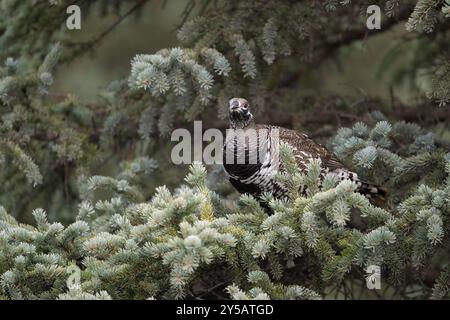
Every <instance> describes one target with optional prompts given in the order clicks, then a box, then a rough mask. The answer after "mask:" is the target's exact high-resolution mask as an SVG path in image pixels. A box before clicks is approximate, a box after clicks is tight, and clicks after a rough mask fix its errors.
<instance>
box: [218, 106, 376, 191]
mask: <svg viewBox="0 0 450 320" xmlns="http://www.w3.org/2000/svg"><path fill="white" fill-rule="evenodd" d="M228 107H229V118H230V127H231V128H230V130H227V137H226V141H225V144H224V146H223V166H224V169H225V172H226V173H227V175H228V177H229V181H230V182H231V184H232V185H233V186H234V187H235V188H236V189H237V190H238V191H239V192H240V193H248V194H251V195H253V196H255V197H256V198H259V197H260V196H261V194H262V193H264V192H271V193H272V194H273V195H274V196H275V197H276V198H282V197H285V196H287V193H288V191H287V189H286V187H284V186H283V185H281V184H279V183H278V182H276V181H275V180H274V175H275V174H276V173H277V172H278V171H282V170H283V164H282V163H280V162H281V161H280V158H279V156H278V146H279V145H280V144H281V143H285V144H288V145H290V146H291V147H292V150H293V153H294V156H295V159H296V162H297V165H298V167H299V169H300V170H301V171H302V170H303V171H304V170H306V167H307V164H308V163H309V161H310V159H311V158H315V159H317V158H320V159H321V163H322V168H323V174H325V173H326V172H334V173H336V174H337V175H338V177H339V178H340V179H341V180H344V179H349V180H352V181H354V182H356V184H357V186H358V192H360V193H361V194H364V195H365V196H367V197H368V198H373V199H375V198H378V199H382V198H384V196H385V192H384V190H383V189H382V188H379V187H376V186H374V185H370V184H368V183H365V182H363V181H360V180H359V179H358V175H357V174H356V173H354V172H352V171H350V170H348V169H347V168H345V167H344V165H343V164H342V163H341V162H340V161H339V160H338V159H337V158H336V156H335V155H334V154H333V153H332V152H330V151H329V150H327V149H326V148H325V147H324V146H322V145H320V144H318V143H316V142H314V141H313V140H311V139H310V138H308V136H307V135H306V134H303V133H299V132H297V131H294V130H289V129H286V128H282V127H277V126H271V125H261V124H255V122H254V119H253V115H252V113H251V112H250V104H249V103H248V101H247V100H245V99H243V98H233V99H231V100H230V102H229V106H228ZM303 191H304V190H303Z"/></svg>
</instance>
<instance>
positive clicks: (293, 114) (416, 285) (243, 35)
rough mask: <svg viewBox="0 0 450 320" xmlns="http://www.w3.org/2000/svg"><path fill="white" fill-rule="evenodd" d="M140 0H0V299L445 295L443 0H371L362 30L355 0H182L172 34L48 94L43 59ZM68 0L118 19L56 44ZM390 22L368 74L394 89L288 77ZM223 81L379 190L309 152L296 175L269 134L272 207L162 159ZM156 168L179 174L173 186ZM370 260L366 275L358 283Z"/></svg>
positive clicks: (71, 49)
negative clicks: (109, 78) (117, 73)
mask: <svg viewBox="0 0 450 320" xmlns="http://www.w3.org/2000/svg"><path fill="white" fill-rule="evenodd" d="M148 2H149V1H147V0H138V1H103V0H95V1H88V0H79V1H71V0H70V1H69V0H53V1H10V0H0V9H1V10H0V64H1V65H0V182H1V183H0V299H183V298H191V299H192V298H199V299H332V298H339V299H359V298H384V299H391V298H392V299H448V298H449V297H450V233H449V232H450V139H449V137H450V130H449V127H448V121H449V120H448V119H450V112H449V109H448V108H449V103H450V51H449V43H450V28H449V26H450V20H449V19H450V6H449V5H448V4H447V3H446V2H445V1H443V0H408V1H397V0H382V1H374V2H376V4H377V5H378V6H379V7H380V8H381V10H382V23H381V29H375V30H369V29H367V26H366V20H367V18H368V13H367V10H366V9H367V7H368V6H370V5H372V4H374V3H372V2H371V1H358V3H356V1H337V0H327V1H293V0H283V1H275V0H269V1H266V0H257V1H246V0H242V1H210V0H202V1H191V0H190V1H187V2H186V3H187V5H186V8H185V10H184V12H183V15H182V16H181V17H180V21H181V23H180V25H179V26H178V27H177V31H176V33H177V39H178V40H177V41H178V45H177V46H176V47H173V48H164V49H161V50H159V51H157V52H150V53H146V54H142V53H137V52H136V55H135V57H134V58H133V59H132V60H131V67H130V72H129V76H128V77H126V78H124V79H117V80H116V81H113V82H112V83H110V84H100V85H102V86H103V87H104V88H103V89H101V90H100V92H99V96H100V99H99V100H96V101H93V102H86V101H84V100H81V99H78V98H77V97H76V95H75V94H71V93H67V94H64V95H58V94H56V92H55V91H54V86H55V75H56V72H57V70H59V69H60V68H62V67H63V66H70V65H71V64H72V63H73V62H74V61H75V60H76V59H77V58H78V57H80V56H82V55H84V54H86V53H90V52H95V50H96V48H97V46H98V45H99V44H100V43H101V42H102V41H103V39H104V38H105V37H114V31H115V30H116V29H115V28H117V27H118V26H119V25H120V23H121V22H122V21H124V20H126V19H145V14H146V4H147V3H148ZM73 4H75V5H77V6H79V8H80V9H81V12H82V13H83V16H86V15H94V16H100V15H102V14H105V13H106V14H108V13H111V12H115V13H117V14H118V15H119V19H118V20H117V21H116V22H115V23H114V24H113V25H112V26H111V27H110V28H109V29H107V30H106V31H103V32H99V33H98V34H97V35H96V36H95V37H92V39H91V40H73V39H72V38H71V34H70V33H69V32H68V30H67V26H66V18H67V12H66V9H67V7H68V6H69V5H73ZM163 13H164V11H163ZM397 31H399V32H400V36H398V37H394V39H395V40H393V42H392V44H391V47H390V48H389V50H388V51H387V53H386V54H385V57H384V58H383V59H382V62H381V63H380V65H379V66H378V71H377V75H378V77H379V78H378V79H379V80H377V81H390V82H392V85H398V84H401V85H404V86H405V87H406V88H407V90H409V91H410V92H414V98H415V99H414V100H413V101H412V102H411V100H412V99H410V101H407V102H405V101H404V100H401V99H399V98H397V97H396V96H395V94H393V95H392V96H391V99H390V101H388V100H386V99H383V98H381V97H377V96H368V95H365V94H361V95H358V94H357V95H353V96H350V95H341V94H340V93H339V92H336V93H335V94H323V93H321V92H320V90H317V93H308V92H307V91H304V90H302V81H305V79H304V78H303V77H302V75H303V73H307V72H312V71H314V70H315V69H316V68H318V67H320V66H324V65H326V63H329V61H330V60H332V58H333V57H334V58H336V59H340V57H341V56H342V55H343V52H344V53H345V52H346V50H347V51H352V50H358V46H361V43H364V41H367V39H369V40H370V39H371V38H374V37H376V36H378V35H383V34H389V33H394V32H397ZM140 37H141V35H135V38H136V41H142V39H139V38H140ZM403 58H404V59H409V60H408V63H407V64H406V65H405V64H403V65H402V67H401V68H394V67H393V66H394V65H395V63H396V61H397V62H398V61H399V60H401V59H403ZM392 70H394V71H392ZM374 81H375V80H374ZM233 96H243V97H246V98H247V99H248V100H249V101H251V103H252V105H253V106H255V110H256V112H257V117H258V118H259V119H260V120H261V121H260V122H266V123H270V124H276V125H282V126H285V127H291V128H294V129H302V130H305V131H308V132H310V133H311V135H312V136H313V137H314V138H316V139H317V140H319V141H320V142H323V143H324V144H326V145H327V147H328V148H329V149H330V150H331V151H333V152H334V153H335V154H336V156H337V157H338V158H339V159H340V161H342V162H343V163H344V164H345V165H346V166H347V167H349V168H352V170H354V171H355V172H357V173H358V175H359V176H360V177H361V178H363V179H364V180H366V181H370V182H372V183H374V184H376V185H380V186H383V188H385V189H386V190H387V192H388V198H387V201H386V202H385V203H382V204H378V203H372V202H370V201H369V199H367V198H366V197H364V196H363V195H361V194H360V193H358V192H356V187H357V186H356V184H355V183H353V182H351V181H347V180H344V181H339V180H338V179H337V177H336V176H335V175H333V174H331V173H329V174H327V175H326V176H325V177H324V178H323V182H322V183H320V180H321V179H322V177H321V176H320V165H321V163H320V161H318V160H312V161H311V162H310V163H309V164H308V170H307V172H306V173H305V172H300V171H299V169H298V167H297V166H295V160H294V159H293V155H292V150H291V149H290V147H289V146H287V145H282V146H281V147H280V156H281V158H282V159H283V161H284V163H285V164H286V172H285V173H283V174H279V175H278V176H277V177H276V178H277V179H278V180H279V181H280V182H282V183H284V184H285V185H286V186H287V187H288V189H289V198H286V199H276V198H274V197H273V196H272V195H271V194H264V200H265V202H267V203H268V206H269V207H270V209H271V210H270V213H272V214H269V212H268V210H267V209H266V208H263V207H261V205H260V201H258V199H255V198H253V197H252V196H249V195H246V194H243V195H237V194H236V193H235V192H233V191H232V189H231V188H230V186H229V184H228V182H227V181H226V179H225V177H224V175H223V173H222V171H221V169H220V167H215V166H210V167H206V166H204V165H202V164H200V163H194V164H192V165H191V166H190V167H189V168H187V169H188V170H185V169H186V168H185V167H182V168H175V165H173V164H170V163H169V164H168V163H167V157H168V154H170V150H168V148H167V147H166V146H167V144H168V142H169V141H170V134H171V132H172V131H173V129H175V128H178V127H183V126H184V127H189V126H190V124H191V123H192V121H194V120H202V121H203V122H204V123H205V124H207V126H208V127H219V128H221V129H224V128H225V127H226V123H227V121H226V111H227V109H226V106H227V101H228V99H229V98H231V97H233ZM361 96H362V98H361ZM164 159H166V160H164ZM165 162H166V163H165ZM106 165H108V166H112V167H113V170H112V173H111V174H109V175H106V174H104V173H103V171H102V170H101V169H102V168H103V167H104V166H106ZM168 168H170V170H172V171H171V172H175V175H176V176H178V177H181V176H182V177H185V178H184V179H181V178H180V179H179V185H178V186H176V187H172V185H173V183H172V180H170V177H168V175H167V174H165V173H166V172H167V170H168ZM186 171H187V172H186ZM166 185H171V187H167V186H166ZM154 186H157V187H156V188H155V187H154ZM305 188H306V190H308V191H307V192H306V194H305V193H302V192H299V190H305ZM373 265H375V266H378V267H379V268H380V272H381V281H382V282H381V285H382V289H383V290H369V289H368V288H367V287H366V277H367V274H366V270H367V268H368V267H370V266H373Z"/></svg>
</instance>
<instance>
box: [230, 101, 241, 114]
mask: <svg viewBox="0 0 450 320" xmlns="http://www.w3.org/2000/svg"><path fill="white" fill-rule="evenodd" d="M237 109H239V101H236V100H234V101H233V102H231V103H230V110H231V111H234V110H237Z"/></svg>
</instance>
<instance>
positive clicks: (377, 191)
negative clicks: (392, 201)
mask: <svg viewBox="0 0 450 320" xmlns="http://www.w3.org/2000/svg"><path fill="white" fill-rule="evenodd" d="M360 182H361V185H360V186H359V188H358V191H359V192H360V193H361V194H363V195H364V196H366V198H368V199H369V201H370V202H371V203H373V204H375V205H382V204H384V203H385V202H386V199H387V192H386V189H385V188H383V187H379V186H376V185H373V184H370V183H367V182H363V181H360Z"/></svg>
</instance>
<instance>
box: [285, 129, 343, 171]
mask: <svg viewBox="0 0 450 320" xmlns="http://www.w3.org/2000/svg"><path fill="white" fill-rule="evenodd" d="M279 139H280V143H287V144H289V145H291V146H292V147H293V153H294V156H295V159H296V160H297V164H298V166H299V168H300V169H305V168H306V165H307V164H308V162H309V159H310V158H311V157H312V158H316V159H317V158H320V159H321V160H322V167H324V168H328V169H329V170H330V171H333V170H335V169H338V168H343V167H344V165H343V164H342V163H341V162H340V161H339V159H338V158H337V157H336V156H335V155H334V154H333V153H332V152H331V151H329V150H328V149H327V148H325V147H324V146H323V145H321V144H319V143H316V142H314V141H313V140H311V139H310V138H308V136H307V135H306V134H303V133H300V132H297V131H295V130H289V129H285V128H279Z"/></svg>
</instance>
